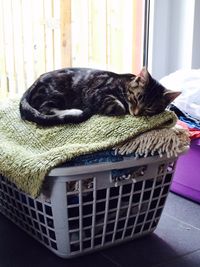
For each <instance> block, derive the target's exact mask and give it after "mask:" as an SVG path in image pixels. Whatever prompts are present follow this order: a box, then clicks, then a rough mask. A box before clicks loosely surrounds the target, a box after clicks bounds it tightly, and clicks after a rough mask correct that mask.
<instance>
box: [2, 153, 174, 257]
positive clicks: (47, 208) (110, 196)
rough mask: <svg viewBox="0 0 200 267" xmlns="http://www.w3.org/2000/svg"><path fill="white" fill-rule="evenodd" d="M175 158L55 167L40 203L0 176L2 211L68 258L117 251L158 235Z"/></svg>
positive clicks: (126, 160) (47, 181)
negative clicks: (110, 249)
mask: <svg viewBox="0 0 200 267" xmlns="http://www.w3.org/2000/svg"><path fill="white" fill-rule="evenodd" d="M176 159H177V158H176V157H173V158H170V159H169V158H167V157H163V158H159V157H157V156H154V157H147V158H141V159H134V158H131V157H124V160H123V161H121V162H106V163H98V164H92V165H88V166H76V167H64V166H63V167H60V168H55V169H53V170H52V171H51V172H50V173H49V175H48V176H47V177H46V183H45V187H46V188H47V189H48V190H47V191H48V194H49V196H48V195H45V196H43V197H42V196H40V197H39V198H37V199H33V198H32V197H31V196H29V195H27V194H25V193H24V192H22V191H20V190H18V189H17V187H16V186H15V185H14V184H13V183H11V182H10V181H8V180H7V179H6V178H5V177H3V176H0V212H1V213H3V214H4V215H5V216H6V217H8V218H9V219H11V220H12V221H13V222H14V223H16V224H17V225H18V226H19V227H21V228H22V229H23V230H25V231H26V232H27V233H29V234H30V235H31V236H33V237H34V238H35V239H37V240H38V241H40V242H41V243H42V244H44V245H45V246H46V247H48V248H49V249H50V250H51V251H53V252H54V253H56V254H57V255H59V256H61V257H64V258H70V257H75V256H79V255H82V254H84V253H89V252H93V251H95V250H98V249H102V248H105V247H108V246H113V245H115V244H118V243H121V242H123V241H127V240H130V239H134V238H138V237H141V236H142V235H145V234H148V233H151V232H152V231H154V229H155V228H156V226H157V224H158V221H159V219H160V216H161V213H162V210H163V207H164V204H165V200H166V198H167V195H168V191H169V187H170V184H171V180H172V176H173V173H174V170H175V162H176Z"/></svg>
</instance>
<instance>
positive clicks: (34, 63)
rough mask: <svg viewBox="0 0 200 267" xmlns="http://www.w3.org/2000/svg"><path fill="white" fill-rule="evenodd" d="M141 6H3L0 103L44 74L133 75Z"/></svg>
mask: <svg viewBox="0 0 200 267" xmlns="http://www.w3.org/2000/svg"><path fill="white" fill-rule="evenodd" d="M145 2H148V1H145V0H143V1H142V0H101V1H99V0H29V1H27V0H2V1H1V8H0V98H3V97H7V96H13V95H16V94H21V93H22V92H24V90H25V89H27V88H28V87H29V86H30V85H31V84H32V83H33V82H34V80H35V79H36V78H37V77H38V76H39V75H40V74H42V73H44V72H47V71H50V70H53V69H58V68H62V67H69V66H72V67H76V66H79V67H94V68H101V69H108V70H111V71H116V72H120V73H121V72H132V73H137V72H138V71H139V69H140V68H141V66H142V65H143V51H144V50H143V45H144V42H143V35H144V24H145V23H144V10H145V8H144V7H145Z"/></svg>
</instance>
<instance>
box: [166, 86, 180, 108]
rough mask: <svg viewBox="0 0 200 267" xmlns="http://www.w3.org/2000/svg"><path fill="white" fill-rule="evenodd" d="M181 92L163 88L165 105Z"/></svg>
mask: <svg viewBox="0 0 200 267" xmlns="http://www.w3.org/2000/svg"><path fill="white" fill-rule="evenodd" d="M180 94H181V92H180V91H171V90H168V89H165V91H164V93H163V96H164V98H165V102H166V104H167V105H169V104H170V103H171V102H173V101H174V99H175V98H177V97H178V96H179V95H180Z"/></svg>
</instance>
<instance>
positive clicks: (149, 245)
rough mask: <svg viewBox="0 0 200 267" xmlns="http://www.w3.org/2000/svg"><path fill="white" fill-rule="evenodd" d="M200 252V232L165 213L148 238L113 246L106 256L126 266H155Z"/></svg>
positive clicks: (106, 252)
mask: <svg viewBox="0 0 200 267" xmlns="http://www.w3.org/2000/svg"><path fill="white" fill-rule="evenodd" d="M198 249H200V230H198V229H196V228H193V227H190V226H188V225H186V224H184V223H181V222H179V221H177V220H174V219H173V218H171V217H169V216H167V215H165V214H163V215H162V217H161V220H160V222H159V225H158V227H157V229H156V231H155V232H154V234H152V235H151V236H149V237H146V238H142V239H138V240H135V241H132V242H130V243H128V244H125V245H120V246H119V247H113V248H110V249H108V250H106V251H105V252H104V253H105V255H106V256H107V257H109V258H110V259H112V260H114V261H115V262H118V263H119V264H120V265H122V266H124V267H129V266H130V267H132V266H133V263H134V266H136V267H137V266H138V267H139V266H140V267H141V266H142V267H152V266H154V265H156V264H161V263H165V262H167V261H169V260H173V259H175V258H177V257H180V256H183V255H185V254H187V253H191V252H193V251H195V250H198Z"/></svg>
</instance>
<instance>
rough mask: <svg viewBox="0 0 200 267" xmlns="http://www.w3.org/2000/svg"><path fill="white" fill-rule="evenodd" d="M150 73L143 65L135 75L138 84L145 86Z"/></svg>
mask: <svg viewBox="0 0 200 267" xmlns="http://www.w3.org/2000/svg"><path fill="white" fill-rule="evenodd" d="M149 78H150V74H149V72H148V70H147V68H146V67H143V68H142V69H141V71H140V72H139V74H138V75H137V76H136V79H138V81H139V84H140V85H141V86H142V87H145V86H146V85H147V84H148V83H149Z"/></svg>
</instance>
